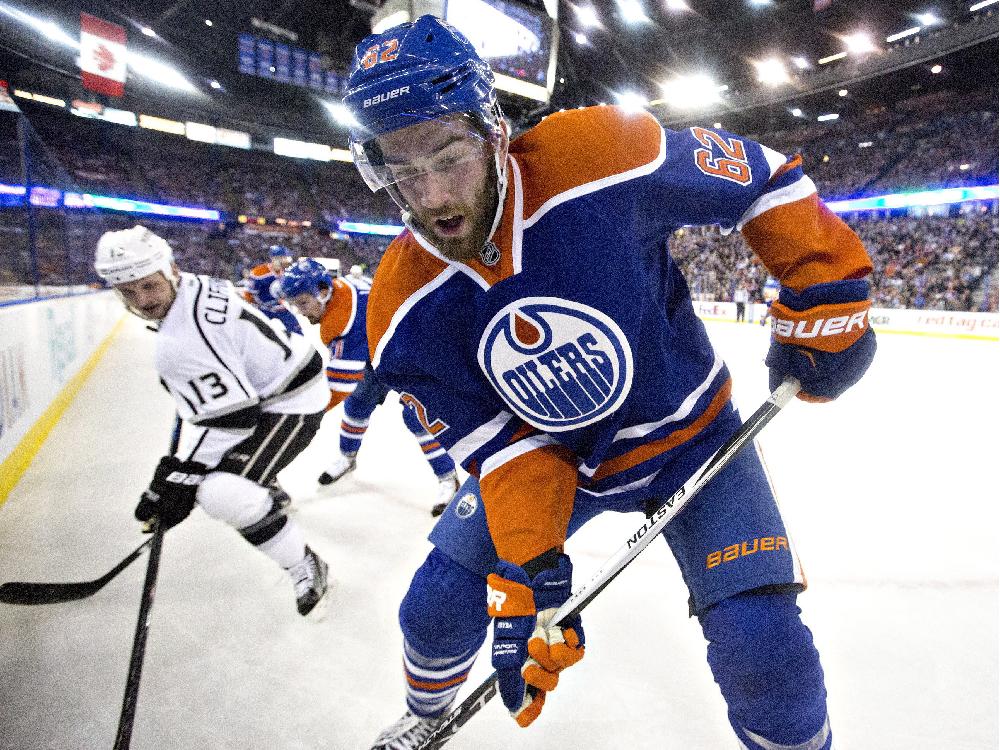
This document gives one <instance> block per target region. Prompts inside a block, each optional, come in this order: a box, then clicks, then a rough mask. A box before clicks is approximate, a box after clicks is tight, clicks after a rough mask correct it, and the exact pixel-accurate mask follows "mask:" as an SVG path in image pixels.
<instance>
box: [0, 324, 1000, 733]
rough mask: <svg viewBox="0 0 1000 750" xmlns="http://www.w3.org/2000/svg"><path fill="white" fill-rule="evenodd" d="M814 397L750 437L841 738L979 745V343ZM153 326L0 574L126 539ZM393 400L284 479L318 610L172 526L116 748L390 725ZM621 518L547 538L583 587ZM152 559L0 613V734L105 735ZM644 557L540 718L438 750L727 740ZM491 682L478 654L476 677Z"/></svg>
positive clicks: (738, 355)
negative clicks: (75, 592)
mask: <svg viewBox="0 0 1000 750" xmlns="http://www.w3.org/2000/svg"><path fill="white" fill-rule="evenodd" d="M709 331H710V333H711V335H712V337H713V339H714V340H715V341H716V344H717V346H718V347H719V349H720V351H721V352H722V354H723V356H724V357H725V358H726V360H727V363H728V364H729V366H730V369H731V370H732V373H733V375H734V378H735V385H734V395H735V398H736V400H737V403H738V404H740V405H741V407H742V408H743V410H744V412H745V413H746V414H749V413H750V412H751V411H752V410H753V409H754V408H756V406H757V405H758V404H759V403H760V402H761V401H762V400H763V399H764V397H765V396H766V393H767V382H766V371H765V368H764V366H763V357H764V354H765V350H766V346H767V332H766V330H765V329H762V328H760V327H759V326H757V325H736V324H726V323H710V324H709ZM879 344H880V349H879V354H878V358H877V360H876V362H875V364H874V365H873V367H872V369H871V371H870V372H869V374H868V376H867V377H866V378H865V379H864V380H863V381H862V383H861V384H859V385H858V386H857V387H856V388H855V389H854V390H852V391H850V392H849V393H848V394H846V395H845V396H844V397H843V398H841V399H840V400H839V401H838V402H836V403H835V404H827V405H811V404H805V403H801V402H794V403H792V404H791V405H789V407H788V408H786V409H785V411H784V412H782V414H780V415H779V416H778V417H777V418H776V419H775V420H774V422H772V424H771V425H769V426H768V427H767V428H766V430H765V431H764V433H763V434H762V436H761V440H760V443H761V446H762V449H763V451H764V455H765V458H766V460H767V464H768V468H769V470H770V473H771V475H772V478H773V481H774V484H775V488H776V491H777V493H778V498H779V501H780V503H781V505H782V508H783V510H784V513H785V517H786V521H787V524H788V526H789V530H790V533H791V534H792V536H793V540H794V542H795V544H796V547H797V550H798V552H799V555H800V557H801V559H802V562H803V564H804V566H805V571H806V574H807V576H808V578H809V582H810V587H809V590H808V591H807V592H806V593H805V594H804V595H803V596H802V597H801V598H800V600H799V603H800V605H801V606H802V608H803V611H804V619H805V620H806V622H807V624H809V626H810V627H811V628H812V629H813V632H814V634H815V637H816V642H817V645H818V647H819V649H820V652H821V654H822V657H823V663H824V667H825V669H826V673H827V687H828V690H829V692H830V714H831V720H832V723H833V728H834V734H835V737H836V746H837V747H839V748H846V749H851V750H940V749H941V748H948V750H984V749H986V748H995V747H997V744H998V721H997V706H998V692H997V685H998V669H997V644H998V635H997V633H998V631H997V614H998V606H997V604H998V599H997V570H998V566H997V552H996V549H997V539H996V533H997V532H996V530H997V528H998V523H997V521H998V511H997V500H998V498H997V490H996V469H995V465H996V445H997V436H996V427H997V425H998V424H1000V406H998V400H1000V399H998V394H997V387H996V382H997V373H998V370H1000V368H998V364H1000V348H998V347H997V345H996V343H995V342H984V341H969V340H965V341H963V340H949V339H934V338H923V337H912V336H903V335H883V336H881V337H880V339H879ZM151 361H152V335H151V334H149V333H148V332H147V331H145V330H144V329H143V327H142V326H141V324H140V323H138V321H131V320H130V321H129V323H128V324H127V325H126V326H125V328H124V329H123V331H122V332H121V333H120V334H119V335H118V337H117V338H116V339H115V341H114V342H113V344H112V345H111V347H110V349H109V350H108V352H107V354H106V355H105V357H104V360H103V361H102V362H101V363H100V364H99V365H98V366H97V368H96V370H95V371H94V373H93V375H92V376H91V378H90V380H89V381H88V382H87V383H86V384H85V385H84V387H83V389H82V390H81V392H80V394H79V395H78V397H77V399H76V401H75V402H74V403H73V405H72V406H71V407H70V408H69V409H68V410H67V412H66V413H65V415H64V416H63V418H62V420H61V421H60V422H59V424H58V425H57V426H56V428H55V429H54V430H53V432H52V434H51V435H50V437H49V439H48V441H47V442H46V443H45V444H44V446H43V447H42V449H41V451H40V452H39V454H38V456H37V457H36V459H35V461H34V463H33V464H32V466H31V467H30V468H29V470H28V471H27V473H26V474H25V475H24V477H23V478H22V480H21V482H20V483H19V484H18V486H17V487H16V488H15V489H14V491H13V493H12V494H11V496H10V497H9V499H8V501H7V503H6V504H5V505H4V506H2V507H0V581H8V580H41V581H71V580H81V579H90V578H94V577H97V576H99V575H101V574H102V573H104V572H105V571H107V570H108V569H109V568H111V567H112V566H113V565H114V564H115V563H116V562H117V561H118V560H120V559H121V558H122V557H123V556H124V555H125V554H126V553H127V552H129V551H130V550H131V549H133V548H134V547H135V546H136V545H137V544H138V543H139V542H140V541H141V540H142V538H141V536H140V534H139V533H138V530H137V524H136V523H135V522H134V521H133V520H132V517H131V514H132V508H133V506H134V504H135V501H136V499H137V496H138V493H139V492H140V491H141V490H142V488H143V487H144V486H145V484H146V482H147V481H148V478H149V476H150V474H151V472H152V469H153V467H154V466H155V464H156V462H157V460H158V458H159V456H160V455H161V453H162V452H163V451H164V450H165V448H166V446H167V443H168V440H169V431H170V427H171V421H172V409H171V404H170V401H169V399H168V397H167V396H166V394H164V393H163V391H162V389H161V388H160V387H159V385H158V384H157V382H156V377H155V375H154V373H153V370H152V364H151ZM397 412H398V406H393V407H388V406H387V407H382V408H381V409H379V410H378V411H376V413H375V416H374V418H373V422H372V427H371V429H370V430H369V434H368V436H367V438H366V441H365V444H364V447H363V448H362V452H361V454H360V457H359V460H358V469H357V471H356V472H355V473H354V474H353V475H352V476H350V477H349V478H347V479H345V480H344V482H343V484H342V485H335V486H334V487H333V488H330V489H324V491H323V492H318V491H317V486H316V485H315V484H314V482H313V479H314V477H315V476H316V475H317V474H318V473H319V472H320V470H321V469H322V465H323V460H324V453H325V452H326V451H330V450H332V449H333V447H334V445H335V441H336V436H337V426H338V420H339V415H340V410H339V409H338V410H336V411H335V412H334V413H333V414H332V415H330V416H328V418H327V420H326V422H325V423H324V427H323V430H322V431H321V433H320V436H319V438H318V439H317V441H316V442H315V443H314V444H313V445H312V446H310V448H309V449H308V450H307V451H306V453H304V454H303V456H302V457H300V459H299V460H297V461H296V462H295V463H294V464H292V466H290V467H289V468H288V469H287V470H286V471H285V472H284V473H283V475H282V481H283V483H284V484H285V486H286V488H287V489H289V491H290V492H291V494H292V495H293V497H294V499H295V504H296V506H297V508H298V510H297V513H296V517H297V518H298V520H299V521H300V522H301V524H302V525H303V527H304V529H305V532H306V536H307V540H308V541H309V543H310V544H311V545H312V546H314V547H315V548H316V549H317V550H318V551H319V552H320V553H321V554H322V555H323V556H324V557H325V558H326V559H327V560H328V561H329V562H330V564H331V573H332V576H333V579H334V583H333V586H334V588H333V594H332V598H331V602H330V607H329V614H328V617H327V619H326V621H325V622H322V623H319V624H312V623H306V622H302V621H300V618H299V617H298V616H297V615H296V614H295V611H294V603H293V598H292V593H291V585H290V583H288V581H287V580H286V579H285V576H284V574H283V573H282V572H281V571H280V570H278V569H277V567H275V566H274V565H273V564H272V563H271V562H270V561H268V560H267V559H266V558H264V557H263V556H262V555H260V554H259V553H257V552H255V551H254V550H253V549H251V548H250V547H249V545H247V544H245V543H244V542H243V541H242V540H241V539H240V538H239V537H238V536H237V535H236V533H235V532H234V531H233V530H231V529H229V528H227V527H225V526H223V525H221V524H219V523H217V522H214V521H210V520H209V519H208V518H207V517H206V516H205V515H204V514H203V513H201V511H199V510H196V511H195V512H194V513H193V514H192V517H191V518H190V519H189V520H188V521H185V522H184V524H182V525H181V526H179V527H178V528H177V529H175V530H173V531H171V532H170V533H169V534H168V535H167V537H166V540H165V545H164V552H163V560H162V565H161V570H160V579H159V585H158V587H157V590H156V601H155V603H154V605H153V612H152V621H151V629H150V635H149V642H148V646H147V653H146V662H145V668H144V672H143V679H142V687H141V691H140V698H139V707H138V712H137V716H136V725H135V731H134V735H133V743H132V747H133V748H136V749H137V750H139V749H141V748H156V749H157V750H172V749H174V748H178V749H181V748H184V749H185V750H186V749H187V748H213V750H223V749H226V750H228V749H229V748H232V749H233V750H236V749H238V748H239V749H244V748H254V749H258V748H259V749H260V750H265V749H267V750H271V749H272V748H282V750H292V749H294V748H309V749H313V748H331V749H333V750H355V749H363V748H366V747H367V746H368V743H369V742H370V741H371V740H372V739H373V738H374V737H375V735H377V734H378V732H379V730H380V729H381V728H382V727H383V726H384V725H386V724H388V723H390V722H392V721H394V720H395V719H396V718H398V716H399V715H400V714H401V713H402V712H403V710H404V705H403V686H402V677H401V666H400V654H399V646H400V635H399V629H398V626H397V624H396V609H397V607H398V603H399V600H400V598H401V596H402V594H403V592H404V591H405V589H406V586H407V584H408V583H409V579H410V576H411V575H412V572H413V570H414V569H415V567H416V566H417V565H418V564H419V562H420V561H421V560H422V559H423V557H424V555H425V554H426V552H427V550H428V549H429V544H428V543H427V542H426V540H425V536H426V533H427V531H428V530H429V529H430V527H431V525H432V519H431V518H430V516H429V514H428V512H427V510H428V508H429V507H430V506H431V504H432V503H433V502H434V493H435V489H436V485H435V481H434V478H433V475H432V474H431V472H430V469H429V467H428V466H427V464H426V462H424V460H423V458H422V456H421V455H420V451H419V448H418V447H417V444H416V442H415V441H414V440H413V439H412V437H411V436H410V435H409V433H408V432H407V431H406V430H405V428H404V427H403V424H402V421H401V419H400V418H399V415H398V413H397ZM640 523H641V518H640V517H639V516H630V517H608V516H606V517H602V518H600V519H598V520H597V521H595V522H594V523H592V524H590V525H588V526H587V527H586V528H584V529H583V530H582V531H581V532H580V533H579V534H578V535H577V537H575V538H574V539H572V540H571V541H570V543H569V545H568V551H569V553H570V554H571V556H572V557H573V559H574V561H575V564H576V568H577V580H578V581H583V580H585V578H586V577H587V576H588V575H589V573H590V572H591V571H593V570H594V569H595V568H596V567H597V566H598V565H600V564H601V563H602V562H603V561H604V560H605V559H606V558H607V557H608V556H609V555H611V554H612V553H613V552H614V551H615V549H616V548H617V547H618V546H619V545H620V544H621V543H622V541H623V540H624V539H625V537H626V536H628V535H630V534H631V532H632V531H633V528H634V527H636V526H638V525H639V524H640ZM144 567H145V558H142V559H141V560H140V561H139V562H137V563H135V564H134V565H133V566H132V567H131V568H130V569H128V570H127V571H126V572H125V573H123V574H122V575H121V576H119V577H118V578H117V579H116V580H115V581H113V582H112V583H111V584H109V585H108V586H107V587H106V588H105V589H104V590H103V591H101V592H100V593H98V594H97V595H96V596H94V597H92V598H91V599H87V600H84V601H80V602H74V603H67V604H59V605H51V606H45V607H13V606H9V605H0V665H2V678H0V748H2V749H3V750H15V749H16V750H41V749H42V748H46V749H48V748H60V749H61V748H74V749H79V748H108V747H111V745H112V742H113V739H114V734H115V728H116V725H117V719H118V712H119V709H120V706H121V698H122V690H123V687H124V683H125V673H126V669H127V665H128V657H129V650H130V647H131V640H132V634H133V630H134V627H135V618H136V614H137V612H138V605H139V595H140V589H141V585H142V577H143V571H144ZM686 600H687V595H686V592H685V590H684V588H683V585H682V583H681V579H680V575H679V573H678V572H677V569H676V566H675V565H674V563H673V560H672V558H671V556H670V554H669V552H668V550H667V548H666V545H664V544H659V543H657V544H654V545H652V546H651V547H650V548H649V549H648V550H647V552H646V553H644V554H643V555H642V556H641V557H639V558H638V560H637V561H636V562H635V563H634V564H633V565H632V566H631V567H629V568H628V570H626V571H625V572H624V573H623V574H622V575H621V576H620V577H619V578H618V579H617V580H616V581H615V582H614V583H613V584H612V585H611V586H609V587H608V589H607V590H605V591H604V592H603V593H602V594H601V596H600V597H599V598H598V599H597V600H595V602H594V603H593V604H592V605H591V606H590V607H589V608H588V609H587V610H586V612H585V614H584V624H585V627H586V630H587V640H588V649H587V657H586V659H585V660H584V661H583V662H582V663H581V664H580V665H578V666H576V667H573V668H572V669H571V670H570V671H568V672H567V673H566V674H565V675H564V678H563V681H562V684H561V685H560V687H559V688H558V690H557V691H556V692H555V693H553V695H552V696H550V698H549V701H548V702H547V704H546V708H545V711H544V712H543V714H542V717H541V719H540V720H539V721H538V722H536V724H535V725H534V726H533V727H531V728H529V729H528V730H521V729H518V728H517V727H516V725H515V724H514V723H513V721H512V720H510V719H509V718H508V717H507V715H506V712H505V711H504V710H503V708H502V706H501V704H500V703H499V701H495V702H494V703H491V704H490V705H489V706H488V707H487V708H486V709H484V710H483V711H482V712H481V713H480V714H479V715H477V716H476V717H475V718H474V719H473V720H472V721H471V722H470V723H469V724H468V725H466V727H465V728H463V730H462V731H461V733H460V734H459V735H458V736H457V737H456V738H455V739H454V740H453V741H452V742H451V743H450V744H449V747H453V748H455V749H456V750H461V748H467V749H474V750H508V748H511V747H515V746H516V747H518V748H519V750H536V749H537V750H551V749H552V748H580V749H584V750H591V749H593V750H605V749H607V750H617V748H630V750H646V749H647V748H648V749H650V750H652V748H656V749H657V750H662V749H664V748H667V749H670V748H677V749H678V750H729V749H730V748H735V747H736V742H735V740H734V739H733V737H732V735H731V733H730V732H729V728H728V723H727V721H726V718H725V709H724V705H723V702H722V700H721V698H720V697H719V695H718V691H717V689H716V687H715V685H714V683H713V682H712V679H711V675H710V673H709V670H708V666H707V664H706V663H705V659H704V653H705V648H704V640H703V639H702V637H701V633H700V629H699V628H698V625H697V622H696V621H694V620H692V619H690V618H688V617H687V605H686ZM488 671H489V667H488V659H480V662H479V663H478V664H477V666H476V668H475V669H474V671H473V676H472V682H474V683H478V681H479V680H481V679H482V678H483V677H484V676H485V675H486V674H487V673H488Z"/></svg>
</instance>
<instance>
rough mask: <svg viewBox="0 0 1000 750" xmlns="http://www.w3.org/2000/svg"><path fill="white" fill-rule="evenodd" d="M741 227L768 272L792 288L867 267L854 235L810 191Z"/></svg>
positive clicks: (853, 275) (855, 274) (862, 272)
mask: <svg viewBox="0 0 1000 750" xmlns="http://www.w3.org/2000/svg"><path fill="white" fill-rule="evenodd" d="M742 232H743V236H744V238H746V241H747V243H749V245H750V247H751V248H753V251H754V252H755V253H756V254H757V256H758V257H759V258H760V259H761V260H762V261H763V262H764V265H765V266H766V267H767V270H768V271H770V272H771V275H773V276H774V277H775V278H776V279H778V280H779V281H780V282H781V283H782V285H784V286H786V287H788V288H789V289H793V290H795V291H796V292H800V291H802V290H803V289H805V288H806V287H807V286H812V285H813V284H820V283H823V282H827V281H840V280H842V279H861V278H864V277H865V276H867V275H868V274H870V273H871V272H872V261H871V258H869V257H868V253H867V252H866V251H865V246H864V245H863V244H861V240H860V239H859V238H858V235H856V234H855V233H854V230H852V229H851V228H850V227H849V226H847V224H845V223H844V222H843V220H842V219H841V218H840V217H839V216H837V215H836V214H835V213H833V211H831V210H830V209H829V208H827V207H826V206H825V205H824V204H823V202H822V201H821V200H820V199H819V196H817V195H816V194H815V193H813V194H812V195H808V196H806V197H805V198H801V199H800V200H797V201H792V202H791V203H786V204H784V205H781V206H775V207H774V208H772V209H769V210H767V211H765V212H764V213H762V214H761V215H760V216H755V217H754V218H753V219H751V220H750V221H748V222H747V223H746V225H745V226H744V227H743V230H742Z"/></svg>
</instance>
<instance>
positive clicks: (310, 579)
mask: <svg viewBox="0 0 1000 750" xmlns="http://www.w3.org/2000/svg"><path fill="white" fill-rule="evenodd" d="M328 568H329V566H328V565H327V564H326V563H325V562H323V559H322V558H321V557H320V556H319V555H317V554H316V553H315V552H313V551H312V550H311V549H309V547H308V546H306V556H305V557H304V558H303V559H302V562H300V563H296V564H295V565H293V566H292V567H290V568H286V570H287V571H288V575H290V576H291V577H292V583H294V585H295V599H296V602H295V603H296V606H297V607H298V610H299V614H300V615H302V616H303V617H305V616H306V615H308V614H310V613H313V615H312V617H311V619H320V618H321V617H322V612H321V610H319V609H317V606H316V605H318V604H319V602H320V600H322V599H323V596H324V595H325V594H326V584H327V575H326V574H327V570H328Z"/></svg>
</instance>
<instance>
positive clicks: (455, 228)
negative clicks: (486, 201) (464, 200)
mask: <svg viewBox="0 0 1000 750" xmlns="http://www.w3.org/2000/svg"><path fill="white" fill-rule="evenodd" d="M434 226H435V228H437V230H438V232H439V233H441V234H442V235H444V236H445V237H455V236H456V235H458V234H459V233H461V231H462V228H463V227H464V226H465V217H464V216H462V215H461V214H458V215H456V216H446V217H444V218H443V219H435V220H434Z"/></svg>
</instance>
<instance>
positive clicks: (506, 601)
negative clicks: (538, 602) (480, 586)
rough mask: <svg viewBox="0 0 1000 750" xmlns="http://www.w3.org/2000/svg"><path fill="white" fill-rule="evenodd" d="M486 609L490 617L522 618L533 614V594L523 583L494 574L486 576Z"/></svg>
mask: <svg viewBox="0 0 1000 750" xmlns="http://www.w3.org/2000/svg"><path fill="white" fill-rule="evenodd" d="M486 586H487V589H486V607H487V610H488V611H489V614H490V617H524V616H527V615H534V614H535V594H534V592H532V590H531V588H530V587H528V586H525V585H524V584H523V583H517V582H515V581H509V580H507V579H506V578H503V577H502V576H498V575H497V574H496V573H490V574H489V575H488V576H486Z"/></svg>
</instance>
